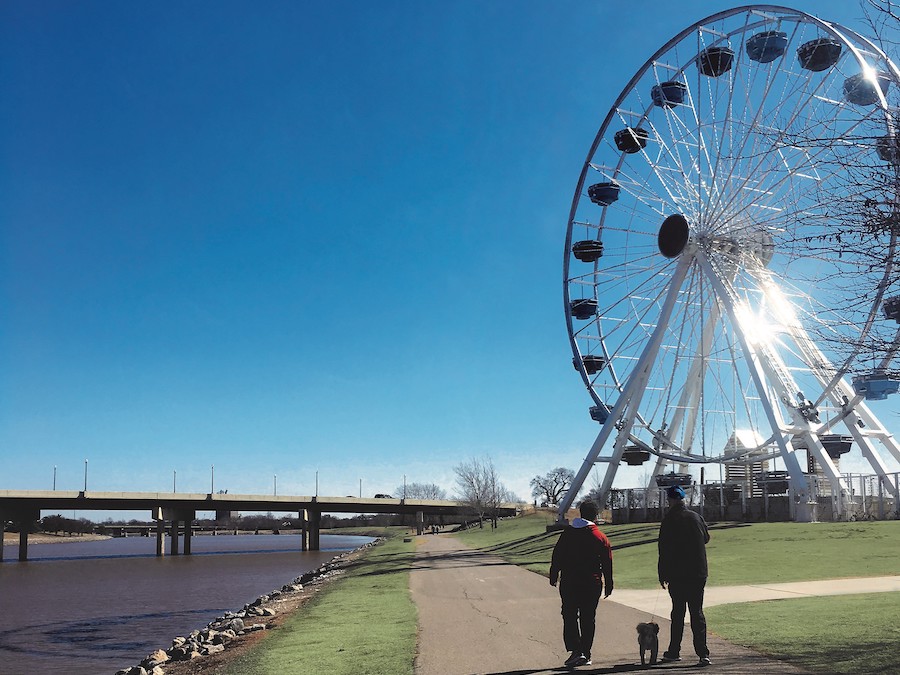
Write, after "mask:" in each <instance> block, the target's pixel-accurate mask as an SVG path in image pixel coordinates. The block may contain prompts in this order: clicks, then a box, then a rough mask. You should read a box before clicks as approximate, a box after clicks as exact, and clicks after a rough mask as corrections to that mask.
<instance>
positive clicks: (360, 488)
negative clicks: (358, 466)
mask: <svg viewBox="0 0 900 675" xmlns="http://www.w3.org/2000/svg"><path fill="white" fill-rule="evenodd" d="M359 498H360V499H362V478H360V479H359Z"/></svg>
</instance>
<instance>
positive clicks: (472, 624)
mask: <svg viewBox="0 0 900 675" xmlns="http://www.w3.org/2000/svg"><path fill="white" fill-rule="evenodd" d="M417 546H418V548H417V555H416V561H415V563H414V565H413V570H412V574H411V575H410V590H411V591H412V597H413V600H414V601H415V603H416V606H417V607H418V610H419V653H418V655H417V657H416V673H417V675H470V674H473V673H475V674H477V675H540V674H544V673H559V672H566V669H565V668H563V667H562V662H563V661H564V660H565V658H566V657H567V656H568V653H567V652H566V651H565V648H564V647H563V643H562V617H561V616H560V613H559V609H560V606H559V595H558V593H557V590H556V589H555V588H553V587H551V586H550V584H549V582H548V581H547V578H546V577H543V576H541V575H539V574H534V573H532V572H529V571H527V570H525V569H522V568H521V567H516V566H515V565H511V564H508V563H506V562H504V561H503V560H502V559H501V558H498V557H496V556H492V555H488V554H485V553H482V552H480V551H473V550H471V549H466V548H464V547H463V546H462V544H461V543H460V542H459V541H458V540H457V539H456V538H455V537H450V536H444V535H439V536H431V535H426V536H422V537H418V539H417ZM618 593H619V591H615V592H613V594H612V595H611V596H610V599H608V600H602V601H601V602H600V607H599V608H598V610H597V637H596V639H595V642H594V650H593V651H594V656H593V660H594V664H593V666H589V667H582V668H578V670H577V672H580V673H622V672H631V671H638V670H642V667H641V665H640V656H639V654H638V649H637V634H636V632H635V629H634V627H635V626H636V625H637V624H638V623H639V622H641V621H646V620H647V619H648V618H649V612H647V611H644V610H639V609H635V608H633V607H627V606H625V605H623V604H619V603H617V602H614V601H613V600H614V599H615V598H616V597H617V594H618ZM659 605H660V610H659V611H662V612H664V613H666V614H668V611H667V610H668V598H667V595H665V593H664V594H663V597H661V598H660V600H659ZM657 623H659V625H660V636H661V639H660V642H662V643H664V644H663V647H665V643H666V642H667V640H668V635H669V622H668V620H667V619H661V618H657ZM685 632H686V636H685V640H684V642H683V645H682V653H683V655H684V656H685V660H684V661H682V662H680V663H674V664H665V665H659V666H656V667H655V668H654V669H653V670H654V671H684V670H688V671H691V672H698V671H699V670H700V669H699V668H695V665H696V661H695V660H694V659H693V657H692V656H691V654H690V651H691V650H690V629H689V628H688V629H687V630H686V631H685ZM709 648H710V652H711V654H710V656H711V658H712V660H713V667H712V668H709V669H706V670H705V671H704V672H706V673H741V674H747V673H753V674H754V675H775V674H778V675H788V674H791V673H802V672H803V671H801V670H798V669H796V668H793V667H791V666H789V665H787V664H786V663H783V662H780V661H775V660H773V659H769V658H766V657H764V656H762V655H760V654H757V653H755V652H752V651H750V650H748V649H744V648H742V647H738V646H736V645H732V644H730V643H728V642H725V641H724V640H720V639H718V638H716V637H715V636H710V639H709ZM660 651H661V650H660Z"/></svg>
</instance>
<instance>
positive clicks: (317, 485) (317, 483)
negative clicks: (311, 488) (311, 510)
mask: <svg viewBox="0 0 900 675" xmlns="http://www.w3.org/2000/svg"><path fill="white" fill-rule="evenodd" d="M318 496H319V472H318V471H316V497H318Z"/></svg>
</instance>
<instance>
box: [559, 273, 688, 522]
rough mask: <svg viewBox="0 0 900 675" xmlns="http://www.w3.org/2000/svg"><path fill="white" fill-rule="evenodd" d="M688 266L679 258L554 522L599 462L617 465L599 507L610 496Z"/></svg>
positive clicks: (561, 518) (608, 475) (604, 485)
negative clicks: (609, 447) (608, 450)
mask: <svg viewBox="0 0 900 675" xmlns="http://www.w3.org/2000/svg"><path fill="white" fill-rule="evenodd" d="M690 266H691V257H690V256H688V255H682V256H681V259H680V260H679V261H678V265H677V266H676V268H675V270H674V272H673V273H672V277H671V279H670V280H669V289H668V292H667V293H666V299H665V301H664V302H663V305H662V308H661V309H660V312H659V318H658V322H657V325H656V328H655V329H654V330H653V334H652V335H651V336H650V339H649V340H648V341H647V345H646V346H645V347H644V350H643V352H641V356H640V358H639V359H638V361H637V364H636V365H635V367H634V370H633V371H632V373H631V376H630V377H629V378H628V381H627V382H626V383H625V388H624V389H623V390H622V393H621V395H620V396H619V400H618V401H616V404H615V405H614V406H613V408H612V410H611V411H610V413H609V417H608V418H607V420H606V422H605V423H604V424H603V428H602V429H600V434H599V435H598V436H597V440H595V441H594V444H593V445H592V446H591V449H590V451H589V452H588V454H587V457H585V459H584V462H583V463H582V465H581V468H580V469H579V470H578V473H577V474H576V475H575V479H574V480H573V481H572V484H571V485H570V486H569V489H568V490H567V491H566V496H565V497H564V498H563V500H562V503H561V504H560V505H559V512H558V514H557V522H560V523H561V522H563V521H565V518H566V512H567V511H568V510H569V509H570V508H571V506H572V504H573V503H574V501H575V497H576V496H577V495H578V492H579V491H580V490H581V486H582V485H584V481H585V480H586V479H587V477H588V474H589V473H590V472H591V470H592V469H593V468H594V464H595V463H596V462H598V461H605V462H609V463H611V464H614V465H616V467H612V468H610V467H607V471H606V474H605V475H604V477H603V482H602V483H601V485H600V495H599V496H600V505H601V506H602V505H603V503H604V502H605V501H606V495H607V494H609V490H610V488H611V487H612V481H613V478H614V477H615V475H616V468H617V466H618V464H619V462H620V461H621V459H622V452H623V451H624V449H625V442H626V441H627V440H628V437H629V434H631V427H632V425H633V423H634V416H635V414H636V413H637V410H638V408H639V407H640V405H641V398H642V397H643V395H644V388H645V387H646V386H647V379H648V377H649V373H650V368H651V366H652V365H653V363H654V361H655V360H656V357H657V355H658V353H659V347H660V345H661V344H662V339H663V335H665V332H666V327H667V325H668V322H669V318H670V317H671V315H672V311H673V310H674V308H675V303H676V301H677V300H678V295H679V292H680V290H681V284H682V283H683V282H684V279H685V277H686V276H687V273H688V270H689V269H690ZM613 429H615V430H616V431H617V437H616V442H615V445H614V446H613V451H612V454H611V456H608V457H606V458H603V459H601V458H600V451H601V450H603V446H604V444H605V443H606V441H607V440H608V439H609V437H610V435H611V434H612V431H613Z"/></svg>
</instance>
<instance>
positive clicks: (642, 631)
mask: <svg viewBox="0 0 900 675" xmlns="http://www.w3.org/2000/svg"><path fill="white" fill-rule="evenodd" d="M637 633H638V647H639V648H640V650H641V665H642V666H646V665H647V663H646V661H645V660H644V654H645V653H646V651H647V650H648V649H649V650H650V665H651V666H652V665H655V664H656V654H657V652H658V651H659V637H658V633H659V624H657V623H655V622H653V621H651V622H650V623H639V624H638V625H637Z"/></svg>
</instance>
